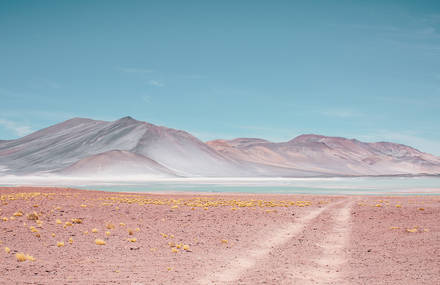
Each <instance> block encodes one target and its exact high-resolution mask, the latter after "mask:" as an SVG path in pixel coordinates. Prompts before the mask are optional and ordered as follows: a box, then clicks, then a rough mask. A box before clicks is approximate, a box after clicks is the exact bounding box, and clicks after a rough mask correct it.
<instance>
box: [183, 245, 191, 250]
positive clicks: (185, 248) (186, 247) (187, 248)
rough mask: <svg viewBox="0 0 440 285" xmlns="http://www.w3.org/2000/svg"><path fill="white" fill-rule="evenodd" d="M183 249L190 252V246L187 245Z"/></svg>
mask: <svg viewBox="0 0 440 285" xmlns="http://www.w3.org/2000/svg"><path fill="white" fill-rule="evenodd" d="M182 248H183V250H186V251H190V250H189V245H187V244H184V245H183V247H182Z"/></svg>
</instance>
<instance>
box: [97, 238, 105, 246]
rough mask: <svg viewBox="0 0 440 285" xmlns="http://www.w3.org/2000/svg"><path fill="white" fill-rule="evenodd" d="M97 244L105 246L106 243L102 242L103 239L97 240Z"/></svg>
mask: <svg viewBox="0 0 440 285" xmlns="http://www.w3.org/2000/svg"><path fill="white" fill-rule="evenodd" d="M95 243H96V244H97V245H105V241H104V240H102V239H95Z"/></svg>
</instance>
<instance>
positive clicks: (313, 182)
mask: <svg viewBox="0 0 440 285" xmlns="http://www.w3.org/2000/svg"><path fill="white" fill-rule="evenodd" d="M63 186H71V187H75V188H80V189H91V190H105V191H113V192H211V193H277V194H330V195H381V194H393V195H440V177H439V176H436V177H362V178H296V179H295V178H292V179H287V178H286V179H284V178H278V179H276V178H274V179H264V178H261V179H258V178H249V179H214V178H213V179H180V180H173V181H151V182H148V181H138V182H127V181H124V182H118V181H113V182H112V183H90V184H82V185H79V184H75V185H63Z"/></svg>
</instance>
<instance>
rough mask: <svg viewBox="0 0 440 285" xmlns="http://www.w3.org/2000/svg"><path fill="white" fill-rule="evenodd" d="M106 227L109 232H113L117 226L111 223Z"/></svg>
mask: <svg viewBox="0 0 440 285" xmlns="http://www.w3.org/2000/svg"><path fill="white" fill-rule="evenodd" d="M105 227H106V228H107V229H109V230H112V229H114V228H115V225H113V224H111V223H108V224H107V225H105Z"/></svg>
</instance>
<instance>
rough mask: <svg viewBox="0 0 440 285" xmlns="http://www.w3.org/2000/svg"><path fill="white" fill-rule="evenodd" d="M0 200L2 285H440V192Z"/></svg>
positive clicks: (44, 193) (21, 195)
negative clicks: (19, 256)
mask: <svg viewBox="0 0 440 285" xmlns="http://www.w3.org/2000/svg"><path fill="white" fill-rule="evenodd" d="M0 195H1V201H0V209H1V210H0V241H1V244H0V247H1V251H0V259H1V262H0V283H1V284H15V283H17V284H65V283H70V284H440V223H439V221H440V197H439V196H424V197H421V196H419V197H413V196H411V197H408V196H407V197H375V196H374V197H373V196H348V197H342V196H311V195H310V196H309V195H261V194H259V195H250V194H243V195H238V194H237V195H223V194H216V195H197V194H126V193H125V194H124V193H109V192H99V191H83V190H75V189H62V188H32V187H17V188H0ZM376 205H380V206H376ZM396 205H400V207H396ZM19 211H20V212H21V213H23V215H20V212H19ZM33 212H35V214H36V216H35V215H31V216H28V214H32V213H33ZM14 213H15V216H14ZM11 217H12V218H11ZM35 217H38V220H37V221H41V222H37V221H36V220H33V219H32V218H35ZM3 218H5V220H3ZM6 219H7V220H6ZM57 219H58V220H60V221H61V224H58V223H57ZM72 219H80V221H79V220H73V221H72ZM74 221H76V222H77V223H74ZM66 222H70V223H67V224H66ZM78 222H80V223H78ZM120 223H124V224H125V225H124V224H122V225H120ZM109 224H111V225H109ZM107 226H108V228H107ZM31 227H33V228H32V229H31ZM94 228H96V229H97V230H98V232H96V233H93V232H92V229H94ZM130 230H131V232H132V234H131V235H130V233H129V231H130ZM85 231H87V233H85ZM106 231H109V235H106ZM52 234H54V235H55V236H52ZM69 238H71V239H72V240H73V242H72V243H69ZM132 238H136V241H134V242H132V241H129V239H132ZM95 239H102V240H104V241H105V243H106V244H105V245H97V244H95ZM58 242H64V246H61V247H58V246H57V243H58ZM179 244H181V246H179ZM176 245H177V247H176ZM184 245H186V246H188V248H186V246H185V248H186V250H185V249H184ZM5 247H8V248H9V249H10V252H9V253H7V252H6V251H5ZM179 247H180V248H179ZM173 251H175V252H173ZM16 253H24V254H28V255H31V256H33V258H34V259H35V260H34V261H31V260H27V261H23V262H19V261H17V258H16Z"/></svg>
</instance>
